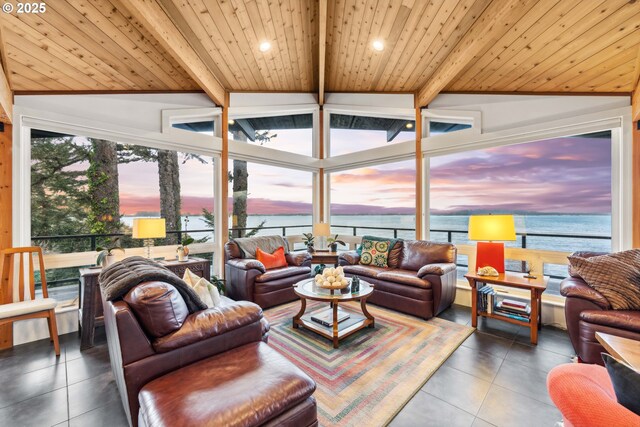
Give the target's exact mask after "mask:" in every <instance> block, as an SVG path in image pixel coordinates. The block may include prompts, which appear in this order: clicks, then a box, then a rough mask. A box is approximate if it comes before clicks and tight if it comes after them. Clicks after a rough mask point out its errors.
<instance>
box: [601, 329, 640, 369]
mask: <svg viewBox="0 0 640 427" xmlns="http://www.w3.org/2000/svg"><path fill="white" fill-rule="evenodd" d="M596 339H597V340H598V341H599V342H600V344H602V346H603V347H604V348H605V350H607V353H609V354H610V355H612V356H613V357H615V358H616V359H620V360H623V361H624V362H626V363H627V364H628V365H629V366H631V367H632V368H633V369H635V370H636V371H638V372H640V342H639V341H636V340H632V339H629V338H624V337H619V336H616V335H610V334H605V333H604V332H596Z"/></svg>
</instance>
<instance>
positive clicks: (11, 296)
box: [0, 246, 49, 304]
mask: <svg viewBox="0 0 640 427" xmlns="http://www.w3.org/2000/svg"><path fill="white" fill-rule="evenodd" d="M34 255H35V256H37V257H38V268H39V270H40V281H41V282H42V296H43V297H44V298H48V297H49V292H48V291H47V277H46V274H45V269H44V260H43V257H42V248H41V247H40V246H29V247H23V248H9V249H4V250H3V251H2V252H0V257H1V258H2V263H1V265H2V274H1V275H0V303H2V304H8V303H12V302H20V301H25V300H34V299H36V277H35V270H34V263H33V257H34ZM16 257H18V258H19V262H16ZM25 258H27V260H28V261H26V262H28V263H29V271H28V272H25ZM16 264H19V266H20V267H19V270H18V274H17V276H18V287H17V289H16V286H15V282H14V281H15V276H16V272H15V266H16ZM25 279H27V280H28V283H25V282H26V281H27V280H25ZM27 285H28V288H27V289H26V291H28V296H29V298H26V297H27V295H26V292H25V286H27ZM16 290H17V294H16V293H15V291H16Z"/></svg>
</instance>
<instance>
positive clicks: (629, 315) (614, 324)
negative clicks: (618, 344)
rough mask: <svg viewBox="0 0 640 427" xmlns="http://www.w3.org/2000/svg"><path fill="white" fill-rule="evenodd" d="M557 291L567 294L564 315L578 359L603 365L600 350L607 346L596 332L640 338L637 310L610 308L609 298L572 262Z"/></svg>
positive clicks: (579, 253)
mask: <svg viewBox="0 0 640 427" xmlns="http://www.w3.org/2000/svg"><path fill="white" fill-rule="evenodd" d="M603 254H604V253H603V252H575V253H573V254H572V255H573V256H579V257H583V258H589V257H592V256H597V255H603ZM560 293H561V294H562V295H563V296H565V297H566V300H565V303H564V315H565V319H566V321H567V330H568V331H569V338H571V344H572V345H573V349H574V350H575V352H576V354H577V355H578V357H579V358H580V360H581V361H583V362H585V363H597V364H599V365H604V362H603V361H602V357H601V356H600V353H602V352H606V350H605V349H604V347H602V345H601V344H600V343H599V342H598V340H597V339H596V332H604V333H607V334H611V335H618V336H621V337H625V338H630V339H634V340H638V341H640V311H633V310H612V309H611V305H610V304H609V301H607V299H606V298H605V297H604V296H602V294H601V293H599V292H598V291H596V290H595V289H593V288H592V287H590V286H589V285H587V283H586V282H585V281H584V280H583V279H582V278H581V277H580V276H579V275H578V274H576V273H575V272H574V271H573V270H572V269H571V266H569V277H567V278H566V279H564V280H563V281H562V282H561V283H560ZM638 345H640V343H639V344H638Z"/></svg>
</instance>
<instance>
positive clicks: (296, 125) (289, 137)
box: [229, 113, 313, 156]
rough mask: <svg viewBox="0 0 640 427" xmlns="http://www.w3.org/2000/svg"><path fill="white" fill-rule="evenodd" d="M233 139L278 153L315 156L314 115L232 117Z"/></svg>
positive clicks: (230, 129) (230, 132) (231, 136)
mask: <svg viewBox="0 0 640 427" xmlns="http://www.w3.org/2000/svg"><path fill="white" fill-rule="evenodd" d="M229 138H230V139H234V140H236V141H245V142H247V143H249V144H256V145H262V146H265V147H269V148H273V149H275V150H281V151H286V152H289V153H295V154H302V155H304V156H311V155H312V153H313V115H312V114H310V113H309V114H293V115H288V116H274V117H252V118H238V117H231V118H230V120H229Z"/></svg>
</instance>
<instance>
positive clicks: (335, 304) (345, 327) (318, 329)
mask: <svg viewBox="0 0 640 427" xmlns="http://www.w3.org/2000/svg"><path fill="white" fill-rule="evenodd" d="M293 290H294V291H295V293H296V295H298V296H299V297H300V303H301V306H300V311H299V312H298V314H296V315H295V316H294V318H293V327H294V328H296V329H297V328H299V327H300V326H303V327H304V328H306V329H309V330H310V331H313V332H315V333H317V334H318V335H321V336H323V337H325V338H327V339H330V340H332V341H333V348H338V346H339V342H340V340H341V339H343V338H346V337H348V336H349V335H351V334H354V333H355V332H357V331H359V330H360V329H363V328H367V327H368V328H373V327H374V326H375V319H374V318H373V316H372V315H371V314H370V313H369V312H368V311H367V298H369V296H370V295H371V294H372V293H373V285H372V284H370V283H367V282H365V281H364V280H362V279H361V280H360V292H357V293H351V292H349V293H348V294H342V293H340V290H328V289H323V288H319V287H318V286H316V284H315V281H314V280H313V279H305V280H303V281H301V282H298V283H297V284H296V285H295V286H294V288H293ZM307 300H311V301H323V302H327V303H329V307H327V308H322V309H320V310H316V311H314V312H311V313H308V314H305V311H306V309H307ZM347 301H360V308H361V309H362V314H360V313H356V312H354V311H353V310H346V309H343V308H340V307H339V305H340V303H342V302H347ZM339 313H348V314H349V318H348V319H346V320H343V321H342V322H338V314H339ZM323 315H325V316H327V318H328V319H333V321H332V322H330V324H329V325H326V326H325V325H323V324H320V323H318V322H316V321H314V320H311V317H312V316H314V317H320V316H323ZM363 315H364V316H363Z"/></svg>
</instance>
